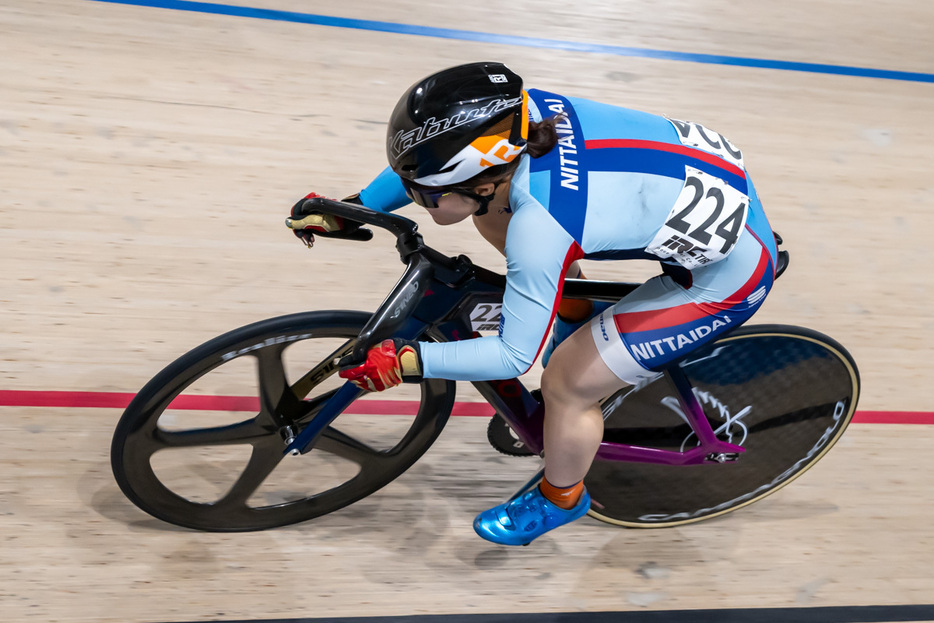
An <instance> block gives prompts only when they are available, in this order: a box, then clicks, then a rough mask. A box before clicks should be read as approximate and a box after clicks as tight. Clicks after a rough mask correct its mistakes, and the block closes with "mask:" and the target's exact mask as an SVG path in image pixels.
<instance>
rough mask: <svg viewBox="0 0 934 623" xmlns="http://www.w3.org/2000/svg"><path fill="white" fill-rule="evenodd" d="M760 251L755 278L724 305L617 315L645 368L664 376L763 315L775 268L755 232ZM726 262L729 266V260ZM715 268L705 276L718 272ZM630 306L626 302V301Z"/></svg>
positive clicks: (622, 334) (628, 343) (619, 328)
mask: <svg viewBox="0 0 934 623" xmlns="http://www.w3.org/2000/svg"><path fill="white" fill-rule="evenodd" d="M746 231H747V233H748V234H752V236H753V238H754V239H755V240H756V242H757V246H758V247H759V248H760V252H759V260H758V263H757V264H756V267H755V269H754V270H753V272H752V275H751V276H750V277H749V278H748V279H747V280H746V282H745V283H744V284H743V285H742V286H741V287H740V288H739V289H738V290H736V291H735V292H733V293H732V294H730V295H729V296H727V297H725V298H724V299H723V300H722V301H719V302H715V301H698V302H691V303H685V304H682V305H677V306H674V307H668V308H663V309H656V310H646V311H634V312H624V313H619V314H614V316H613V320H614V323H615V324H616V330H617V331H618V332H619V335H620V339H622V341H623V343H624V344H625V345H626V347H627V348H628V350H629V352H630V353H631V354H632V355H633V357H634V358H635V359H636V361H638V362H639V363H640V364H641V365H643V366H645V367H646V368H647V369H649V370H656V371H657V370H660V369H661V368H663V367H664V366H666V365H668V364H670V363H671V362H672V361H675V360H676V359H680V358H681V357H684V356H685V355H687V354H688V353H689V352H691V351H692V350H694V349H696V348H698V347H700V346H702V345H704V344H706V343H708V342H710V341H711V340H713V339H715V338H717V337H719V336H720V335H722V334H723V333H725V332H726V331H729V330H732V329H735V328H736V327H738V326H739V325H741V324H742V323H744V322H746V321H747V320H748V319H749V318H750V317H752V315H753V314H754V313H755V312H756V311H757V310H758V309H759V306H760V305H761V304H762V302H763V301H764V300H765V297H766V295H767V294H768V292H769V290H770V289H771V287H772V283H773V281H774V278H775V268H774V263H773V261H772V256H771V254H770V253H769V250H768V248H767V247H766V246H765V245H764V244H763V243H762V241H761V239H760V238H759V237H758V236H756V235H755V234H754V233H753V232H752V230H751V229H749V228H748V227H747V230H746ZM723 261H724V262H725V261H726V260H723ZM716 268H718V266H717V264H714V265H712V266H710V267H708V268H706V269H705V270H710V269H716ZM624 300H625V299H624Z"/></svg>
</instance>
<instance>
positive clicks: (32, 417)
mask: <svg viewBox="0 0 934 623" xmlns="http://www.w3.org/2000/svg"><path fill="white" fill-rule="evenodd" d="M231 2H233V3H234V4H235V5H236V6H233V5H217V6H214V7H213V9H214V10H212V6H213V5H204V4H199V3H186V2H175V1H172V2H169V1H167V0H162V1H156V0H153V1H151V2H135V1H134V2H130V1H129V0H128V1H127V2H114V3H110V2H100V1H93V0H29V1H28V2H24V1H22V0H0V49H2V54H0V93H2V107H0V210H2V216H3V222H2V226H0V262H2V275H3V287H2V294H0V301H2V305H0V344H2V348H0V398H2V401H3V405H4V406H3V408H2V409H0V544H2V545H0V620H3V621H10V622H14V621H65V622H72V621H121V622H130V621H132V622H137V621H139V622H143V621H203V620H209V621H215V620H216V621H229V620H260V619H298V618H319V617H338V616H347V617H349V616H383V617H386V616H390V615H417V614H471V613H474V614H475V613H507V616H505V617H500V618H497V619H495V620H503V621H508V620H517V619H516V618H515V617H513V616H512V615H511V614H509V613H561V612H572V613H587V612H589V613H595V612H604V611H612V612H622V611H631V612H632V613H633V614H632V615H630V616H629V618H628V619H627V618H626V617H624V616H622V615H615V618H606V619H601V620H632V621H641V620H707V619H702V617H701V614H700V613H695V614H694V615H684V614H682V615H680V616H679V617H675V616H674V615H673V616H672V618H670V619H667V618H657V619H649V618H637V617H638V616H639V615H638V614H636V613H640V612H641V613H647V612H654V611H672V610H711V609H712V610H717V611H719V612H715V613H712V614H711V613H708V614H709V615H710V616H711V617H716V618H718V619H719V620H724V621H726V620H747V619H745V618H743V617H748V620H751V619H752V618H753V615H752V614H751V613H748V612H745V613H744V612H742V611H740V610H737V609H743V608H769V609H783V608H801V609H802V610H796V611H786V610H767V611H763V612H762V613H758V614H757V615H755V618H757V619H760V620H824V621H831V620H834V621H835V620H861V621H862V620H879V621H888V620H925V619H934V606H931V605H930V604H934V526H932V520H931V511H932V507H934V505H932V500H931V495H932V491H934V452H932V451H931V447H932V444H934V426H931V424H932V423H934V417H932V415H931V413H930V412H931V411H932V408H931V406H930V403H929V400H928V393H927V392H929V391H930V390H931V382H932V381H934V375H932V364H931V352H932V350H934V320H932V318H934V315H932V312H931V310H932V309H934V288H932V287H931V286H932V283H931V276H930V266H931V264H932V262H934V254H932V250H931V244H930V242H929V239H930V235H929V232H928V230H927V228H928V227H932V225H934V219H932V217H931V214H932V213H934V181H932V178H931V169H932V159H931V145H932V144H934V129H932V127H934V126H932V124H931V122H930V116H931V112H932V110H934V107H932V104H934V84H931V83H932V81H934V44H932V41H931V36H930V27H931V24H932V22H934V5H932V4H931V3H927V2H912V1H909V0H903V1H900V2H885V3H877V2H865V1H863V0H856V1H854V2H826V1H817V2H814V1H804V0H789V1H787V2H782V3H769V4H768V5H766V3H736V2H729V1H727V0H713V1H711V2H704V3H695V2H687V1H683V0H667V1H664V2H625V3H624V2H592V3H580V4H578V3H568V2H556V1H551V0H545V1H543V2H537V3H532V2H511V3H503V2H490V1H486V0H484V1H481V2H478V3H473V4H465V3H455V2H436V3H426V2H414V1H410V0H407V1H404V2H397V3H382V2H375V1H373V0H365V1H353V0H352V1H350V2H341V3H338V2H326V1H321V2H315V1H312V0H231ZM134 5H139V6H134ZM146 5H150V6H146ZM260 9H267V10H266V11H262V10H260ZM275 11H291V12H293V13H281V12H280V13H277V12H275ZM316 16H317V17H316ZM322 16H324V17H326V18H328V19H324V18H322ZM363 20H371V21H363ZM393 25H396V26H395V27H394V26H393ZM398 25H403V26H406V25H408V26H409V28H408V29H404V28H399V27H398ZM438 29H457V30H438ZM480 34H485V35H486V36H485V37H481V36H479V35H480ZM475 35H476V36H475ZM517 37H526V38H527V39H519V38H517ZM528 38H535V39H528ZM559 41H560V42H570V43H573V44H577V45H575V46H564V47H565V48H566V49H562V46H561V45H559V43H558V42H559ZM601 46H602V47H601ZM640 51H641V52H640ZM664 51H672V52H678V54H675V53H664ZM489 59H499V60H503V61H505V62H507V63H508V64H509V65H510V66H511V67H512V68H513V69H515V70H516V71H517V72H518V73H519V74H520V75H522V76H523V77H524V78H525V79H526V82H527V83H528V84H529V85H532V86H537V87H539V88H544V89H552V90H555V91H558V92H561V93H566V94H572V95H578V96H583V97H591V98H595V99H600V100H604V101H607V102H611V103H616V104H620V105H626V106H630V107H633V108H638V109H643V110H647V111H651V112H659V113H666V114H670V115H672V116H674V117H679V118H685V119H692V120H696V121H699V122H702V123H704V124H705V125H707V126H708V127H711V128H715V129H717V130H718V131H720V132H722V133H723V134H725V135H727V136H729V137H730V138H731V139H732V140H733V141H734V142H735V143H737V144H738V145H740V146H742V148H743V150H744V153H745V154H746V159H747V165H748V168H749V170H750V171H751V172H752V174H753V176H754V177H755V180H756V185H757V188H758V189H759V192H760V195H761V196H762V199H763V202H764V204H765V206H766V209H767V211H768V213H769V215H770V218H771V220H772V224H773V226H774V227H775V228H776V229H777V230H778V231H780V232H781V233H782V235H783V236H784V238H785V240H786V246H787V248H788V249H789V250H790V252H791V258H792V262H791V268H790V269H789V271H788V272H787V273H786V275H785V276H783V278H782V279H781V280H780V281H779V282H778V284H777V286H776V288H775V290H774V292H773V294H772V295H771V296H770V298H769V300H768V301H767V302H766V304H765V307H764V308H763V310H762V311H761V312H760V313H759V315H758V316H757V318H756V320H757V321H759V322H782V323H789V324H799V325H804V326H809V327H812V328H814V329H817V330H820V331H823V332H826V333H828V334H830V335H832V336H833V337H835V338H836V339H838V340H839V341H841V342H842V343H843V344H844V345H846V346H847V347H848V348H849V349H850V350H851V352H852V353H853V355H854V356H855V358H856V360H857V361H858V362H859V365H860V367H861V373H862V380H863V394H862V399H861V403H860V413H859V414H858V417H859V418H860V419H859V420H858V421H859V422H861V423H856V424H854V425H853V426H852V427H851V428H850V429H849V431H848V432H847V434H846V435H845V437H844V439H843V440H842V441H841V442H840V444H838V445H837V446H836V447H835V448H834V450H833V451H832V452H830V453H829V454H828V456H827V457H826V458H825V459H824V460H823V461H822V462H821V463H820V464H819V465H818V466H817V467H816V468H814V469H813V470H811V471H810V472H809V473H808V474H806V475H805V476H804V477H802V478H801V479H800V480H798V481H796V482H795V483H794V484H793V485H792V486H789V487H788V488H786V489H783V490H782V491H781V492H779V493H777V494H776V495H774V496H772V497H770V498H768V499H767V500H764V501H762V502H761V503H758V504H756V505H753V506H751V507H749V508H748V509H745V510H743V511H740V512H738V513H735V514H732V515H728V516H726V517H724V518H721V519H718V520H714V521H710V522H706V523H699V524H693V525H690V526H686V527H682V528H674V529H669V530H655V531H639V530H625V529H619V528H614V527H611V526H608V525H605V524H601V523H598V522H596V521H594V520H592V519H584V520H582V521H580V522H578V523H576V524H574V525H573V526H571V527H568V528H566V529H563V530H561V531H559V532H558V533H555V534H553V535H549V536H546V537H543V538H542V539H540V540H539V541H538V542H536V543H535V544H534V545H533V546H532V547H529V548H519V549H518V550H513V549H510V550H508V551H507V550H505V549H502V548H498V547H494V546H491V545H490V544H488V543H486V542H484V541H482V540H480V539H479V538H477V537H476V536H475V535H474V533H473V531H472V529H471V526H470V523H471V521H472V519H473V517H474V515H475V514H476V513H477V512H479V511H480V510H482V509H484V508H487V507H488V506H490V505H492V504H494V503H497V502H498V501H500V500H502V499H504V498H506V497H508V495H509V494H511V493H512V491H513V490H514V489H515V487H517V486H518V485H519V484H520V483H521V482H523V481H524V479H525V478H527V477H528V475H529V474H531V473H532V472H534V471H535V469H537V465H536V464H535V462H534V461H530V460H519V459H516V460H509V459H507V458H505V457H501V456H500V455H498V454H496V453H495V452H494V451H493V450H492V449H491V448H490V447H489V446H488V445H487V443H486V441H485V437H484V432H483V431H484V428H485V425H486V421H485V419H483V418H470V417H455V418H452V420H451V422H450V424H449V426H448V429H447V430H446V431H445V433H444V434H443V435H442V437H441V439H440V441H439V442H438V443H437V444H436V445H435V446H434V447H433V448H432V449H431V450H430V451H429V452H428V454H427V455H426V456H425V457H424V458H423V459H422V461H421V462H420V463H418V464H417V465H416V466H415V467H414V468H413V469H412V470H410V471H409V472H408V473H407V474H405V475H404V476H403V477H402V478H400V479H399V480H398V481H396V482H395V483H393V484H392V485H390V486H389V487H387V488H386V489H384V490H383V491H381V492H379V493H378V494H376V495H374V496H372V497H371V498H368V499H367V500H364V501H363V502H360V503H359V504H357V505H355V506H353V507H351V508H349V509H345V510H344V511H342V512H338V513H335V514H333V515H331V516H328V517H325V518H322V519H320V520H317V521H313V522H308V523H305V524H301V525H298V526H294V527H291V528H286V529H279V530H272V531H266V532H260V533H246V534H232V535H223V534H207V533H199V532H192V531H187V530H182V529H177V528H174V527H172V526H169V525H167V524H164V523H162V522H159V521H157V520H155V519H152V518H150V517H149V516H147V515H145V514H144V513H142V512H141V511H139V510H137V509H136V508H135V507H134V506H132V505H131V504H130V503H129V502H128V501H127V500H126V499H125V498H124V497H123V496H122V494H121V493H120V491H119V490H118V488H117V486H116V485H115V483H114V481H113V478H112V476H111V473H110V465H109V459H108V451H109V442H110V436H111V434H112V432H113V427H114V424H115V422H116V420H117V418H118V417H119V414H120V409H119V408H115V407H119V406H120V405H122V404H125V401H126V397H127V395H128V394H132V393H133V392H135V391H136V390H138V389H139V388H140V387H141V386H142V385H143V384H144V383H145V382H146V381H147V380H148V379H149V378H150V377H151V376H152V375H153V374H155V373H156V372H157V371H158V370H159V369H161V368H162V367H163V366H164V365H165V364H167V363H168V362H170V361H171V360H173V359H174V358H175V357H177V356H178V355H180V354H181V353H183V352H185V351H186V350H188V349H189V348H191V347H193V346H195V345H197V344H199V343H201V342H203V341H205V340H206V339H208V338H210V337H212V336H214V335H217V334H219V333H221V332H223V331H227V330H229V329H232V328H234V327H237V326H240V325H243V324H246V323H248V322H252V321H255V320H260V319H262V318H266V317H271V316H275V315H280V314H284V313H291V312H296V311H304V310H308V309H328V308H335V307H336V308H352V309H373V308H374V307H375V306H376V305H377V304H378V303H379V301H380V300H381V297H382V295H383V294H384V293H385V292H387V291H388V289H389V287H390V285H391V284H392V283H394V280H395V278H396V277H397V276H398V275H399V274H400V270H401V265H400V264H398V262H397V261H396V259H397V255H396V254H395V251H394V250H393V248H392V240H391V239H390V238H389V237H388V236H387V235H385V234H380V235H378V236H377V238H376V239H375V240H374V241H372V242H370V243H367V244H358V243H350V242H335V241H320V242H319V243H318V244H317V245H316V247H315V248H314V250H312V251H307V250H305V249H304V247H302V246H301V245H300V244H299V243H298V242H297V241H296V240H295V239H294V238H293V237H292V236H291V234H290V233H289V232H288V231H287V230H285V228H284V227H283V225H282V220H283V217H284V216H285V215H286V213H287V210H288V208H289V207H290V206H291V205H292V203H293V202H294V201H295V199H296V198H297V197H299V196H301V195H302V194H304V193H306V192H308V191H309V190H316V191H318V192H322V193H326V194H329V195H332V196H342V195H343V194H346V193H349V192H352V191H354V190H357V189H358V188H360V187H361V186H363V185H364V184H365V183H367V182H368V180H369V179H370V178H371V177H372V176H373V175H375V174H376V173H377V172H378V171H379V170H381V169H382V167H383V166H385V160H384V151H383V140H384V131H385V121H386V119H387V118H388V114H389V111H390V110H391V107H392V106H393V104H394V103H395V101H396V99H397V97H398V95H399V94H400V93H401V92H402V91H403V90H404V89H405V88H406V87H407V86H408V85H409V84H411V83H412V82H413V81H415V80H416V79H418V78H420V77H421V76H423V75H425V74H427V73H430V72H432V71H435V70H437V69H439V68H442V67H446V66H449V65H453V64H457V63H461V62H467V61H472V60H489ZM731 59H733V60H731ZM735 59H740V60H735ZM743 59H745V60H743ZM756 59H759V60H758V61H757V60H756ZM762 60H764V61H769V62H759V61H762ZM771 61H774V62H772V63H770V62H771ZM401 213H402V214H403V215H406V216H410V217H413V218H416V219H419V220H420V222H421V223H422V232H423V234H424V235H425V237H426V240H427V241H428V242H429V243H430V244H432V245H433V246H435V247H437V248H440V249H443V250H445V251H447V252H449V253H452V254H455V253H467V254H468V255H470V256H471V257H473V258H474V259H475V260H476V261H477V262H478V263H480V264H482V265H486V266H489V267H491V268H495V269H498V270H499V269H501V267H502V261H501V259H500V258H498V257H497V256H496V254H495V252H494V251H492V249H490V248H488V246H487V245H486V244H485V243H484V242H483V241H482V240H481V239H480V237H479V236H478V235H477V234H476V233H475V232H474V231H473V230H472V228H471V227H470V225H469V223H464V224H462V226H454V227H451V228H446V229H439V228H437V227H434V226H433V225H432V224H431V223H430V221H429V220H428V219H427V218H420V217H421V215H420V214H419V210H417V209H415V208H413V207H409V208H404V209H403V210H402V212H401ZM646 270H647V269H646V268H645V267H641V266H636V267H634V268H629V267H622V268H621V267H620V265H618V264H602V265H601V264H589V265H588V273H589V274H590V275H592V276H594V277H603V278H618V279H631V278H640V277H644V276H646V275H647V274H649V273H647V272H646ZM535 370H538V368H536V369H535ZM535 370H533V371H532V372H531V373H530V376H531V377H532V378H533V380H532V381H530V383H531V384H534V383H535V381H534V377H535V375H536V374H537V372H536V371H535ZM216 391H217V392H221V393H223V392H226V393H232V394H237V393H238V390H237V388H236V387H232V388H231V387H220V388H216ZM396 397H405V394H404V392H401V393H398V394H394V395H388V396H385V397H380V399H381V400H391V399H394V398H396ZM458 398H459V400H460V401H463V402H468V403H469V402H471V401H476V400H479V398H478V396H477V395H476V394H475V393H473V391H472V390H471V388H469V387H468V386H466V385H465V386H463V387H462V388H461V389H460V393H459V396H458ZM885 422H890V423H885ZM892 422H894V423H892ZM911 422H914V424H912V423H911ZM871 606H881V607H882V608H881V609H874V608H869V607H871ZM825 607H826V608H830V609H828V610H820V609H819V608H825ZM840 608H843V609H840ZM580 616H581V617H583V616H584V615H580ZM769 617H772V618H769ZM873 617H875V618H873ZM452 620H453V619H452ZM489 620H493V618H490V619H489ZM532 620H546V619H545V618H543V617H538V618H537V619H532ZM553 620H558V619H553ZM560 620H577V619H576V618H561V619H560ZM580 620H587V619H586V618H581V619H580ZM591 620H597V619H596V618H594V617H592V618H591ZM710 620H713V619H710Z"/></svg>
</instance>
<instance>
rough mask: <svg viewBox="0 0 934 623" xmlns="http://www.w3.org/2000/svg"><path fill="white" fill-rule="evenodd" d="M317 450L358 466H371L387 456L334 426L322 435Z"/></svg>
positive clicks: (316, 446) (325, 430)
mask: <svg viewBox="0 0 934 623" xmlns="http://www.w3.org/2000/svg"><path fill="white" fill-rule="evenodd" d="M315 450H323V451H324V452H328V453H330V454H333V455H335V456H339V457H340V458H342V459H347V460H348V461H353V462H354V463H357V464H358V465H364V464H368V463H369V464H371V463H373V462H374V461H380V460H384V459H385V458H386V454H385V453H383V452H380V451H379V450H376V449H374V448H371V447H370V446H368V445H367V444H365V443H363V442H362V441H360V440H358V439H354V438H353V437H351V436H350V435H347V434H346V433H342V432H341V431H339V430H337V429H336V428H334V427H333V426H328V427H327V428H326V429H324V432H322V433H321V437H320V438H319V439H318V443H316V444H315Z"/></svg>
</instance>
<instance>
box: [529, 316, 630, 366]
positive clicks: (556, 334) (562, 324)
mask: <svg viewBox="0 0 934 623" xmlns="http://www.w3.org/2000/svg"><path fill="white" fill-rule="evenodd" d="M613 305H614V303H607V302H605V301H594V304H593V313H592V314H590V317H589V318H587V319H585V320H581V321H580V322H567V321H566V320H562V319H561V317H560V316H557V315H556V316H555V327H554V329H553V330H552V332H551V339H549V340H548V343H547V344H545V348H544V349H543V350H542V367H543V368H544V367H545V366H547V365H548V360H549V359H551V353H553V352H554V350H555V349H556V348H557V347H558V344H560V343H561V342H563V341H564V340H566V339H568V338H569V337H571V334H572V333H574V332H575V331H577V330H578V329H580V328H581V327H583V326H584V325H586V324H588V323H589V322H590V321H591V320H593V319H594V318H595V317H596V316H599V315H600V314H601V313H603V312H604V311H605V310H606V309H608V308H610V307H612V306H613Z"/></svg>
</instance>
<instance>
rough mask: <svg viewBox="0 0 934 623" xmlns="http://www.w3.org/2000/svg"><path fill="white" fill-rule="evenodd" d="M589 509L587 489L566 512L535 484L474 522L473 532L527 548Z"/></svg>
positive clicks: (478, 517)
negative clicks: (548, 498) (526, 546)
mask: <svg viewBox="0 0 934 623" xmlns="http://www.w3.org/2000/svg"><path fill="white" fill-rule="evenodd" d="M588 510H590V494H589V493H587V490H586V489H585V490H584V493H583V495H581V499H580V501H579V502H578V503H577V506H575V507H574V508H571V509H568V510H564V509H563V508H561V507H560V506H556V505H554V504H552V503H551V502H549V501H548V500H547V499H546V498H545V496H544V495H542V492H541V490H539V488H538V486H537V485H536V486H535V487H533V488H532V489H530V490H529V491H526V492H525V493H523V494H522V495H520V496H519V497H517V498H515V499H513V500H510V501H508V502H506V503H505V504H500V505H499V506H495V507H493V508H491V509H490V510H487V511H483V512H482V513H480V514H479V515H477V518H476V519H474V520H473V529H474V531H475V532H476V533H477V534H478V535H480V536H481V537H482V538H484V539H486V540H487V541H491V542H493V543H499V544H500V545H528V544H529V543H531V542H532V541H534V540H535V539H537V538H538V537H540V536H541V535H543V534H545V533H546V532H548V531H549V530H554V529H555V528H558V527H560V526H563V525H564V524H566V523H570V522H572V521H574V520H575V519H580V518H581V517H583V516H584V515H586V514H587V511H588Z"/></svg>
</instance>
